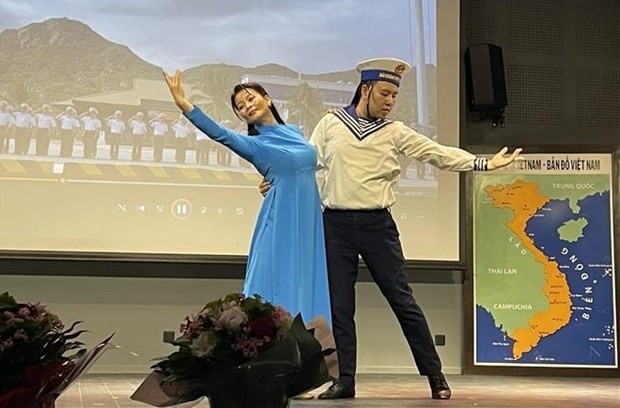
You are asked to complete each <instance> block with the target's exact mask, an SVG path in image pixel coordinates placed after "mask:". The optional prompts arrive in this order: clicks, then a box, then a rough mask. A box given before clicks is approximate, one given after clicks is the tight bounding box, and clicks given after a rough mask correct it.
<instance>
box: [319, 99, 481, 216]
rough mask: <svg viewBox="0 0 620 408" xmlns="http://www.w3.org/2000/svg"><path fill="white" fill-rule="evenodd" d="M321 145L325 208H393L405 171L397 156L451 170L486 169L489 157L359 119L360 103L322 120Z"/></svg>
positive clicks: (389, 123)
mask: <svg viewBox="0 0 620 408" xmlns="http://www.w3.org/2000/svg"><path fill="white" fill-rule="evenodd" d="M310 143H311V144H312V145H314V146H315V147H316V150H317V160H318V168H319V169H321V168H323V169H324V170H325V171H324V178H323V180H320V181H319V188H320V191H321V203H322V204H323V206H324V207H325V208H331V209H347V210H372V209H379V208H388V207H391V206H392V205H393V204H394V203H395V201H396V198H395V196H394V185H395V184H396V182H397V180H398V176H399V174H400V172H401V169H400V164H399V162H398V156H399V155H403V156H405V157H407V158H412V159H416V160H419V161H421V162H423V163H430V164H432V165H434V166H436V167H438V168H440V169H443V170H449V171H470V170H486V169H487V159H484V158H478V157H476V156H474V155H473V154H471V153H469V152H467V151H465V150H462V149H459V148H457V147H451V146H444V145H441V144H439V143H437V142H435V141H433V140H431V139H429V138H428V137H426V136H423V135H421V134H419V133H417V132H416V131H414V130H413V129H411V128H409V127H408V126H406V125H405V124H403V123H402V122H397V121H391V120H387V119H379V120H375V121H369V120H367V119H365V118H359V117H357V115H356V113H355V107H354V106H349V107H347V108H343V109H339V110H337V111H335V112H333V113H331V114H327V115H325V116H323V118H321V120H320V121H319V123H318V124H317V126H316V127H315V129H314V132H313V133H312V136H311V137H310Z"/></svg>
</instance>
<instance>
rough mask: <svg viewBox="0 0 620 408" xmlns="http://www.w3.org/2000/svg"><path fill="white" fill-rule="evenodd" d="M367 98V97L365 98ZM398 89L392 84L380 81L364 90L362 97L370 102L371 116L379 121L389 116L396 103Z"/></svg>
mask: <svg viewBox="0 0 620 408" xmlns="http://www.w3.org/2000/svg"><path fill="white" fill-rule="evenodd" d="M364 96H365V97H364ZM396 96H398V87H397V86H396V85H394V84H392V83H390V82H385V81H378V82H375V84H374V85H373V86H372V87H371V88H370V89H369V88H366V89H365V90H362V97H363V99H365V100H364V101H363V102H364V104H365V103H366V101H368V102H369V104H368V107H369V112H368V113H369V115H370V116H371V117H373V118H377V119H385V118H387V117H388V116H389V114H390V112H392V109H393V108H394V104H395V103H396Z"/></svg>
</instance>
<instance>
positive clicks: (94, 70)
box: [0, 18, 436, 133]
mask: <svg viewBox="0 0 620 408" xmlns="http://www.w3.org/2000/svg"><path fill="white" fill-rule="evenodd" d="M130 46H131V45H129V46H127V45H123V44H118V43H115V42H112V41H109V40H107V39H106V38H104V37H103V36H101V35H99V34H98V33H97V32H96V31H94V30H93V29H92V28H91V27H89V26H88V25H86V24H84V23H82V22H80V21H76V20H71V19H68V18H52V19H48V20H45V21H43V22H38V23H31V24H28V25H26V26H24V27H22V28H19V29H6V30H4V31H2V32H0V60H1V61H2V64H0V99H6V100H8V101H9V102H10V103H12V104H13V105H14V106H16V105H19V104H20V103H22V102H26V103H28V104H29V105H30V106H32V107H33V108H35V109H36V108H38V107H40V106H41V105H43V104H45V103H49V104H52V105H54V104H56V105H57V106H56V108H61V106H60V105H62V104H63V103H70V104H74V105H75V102H73V101H72V100H73V99H74V98H80V97H84V96H92V95H102V94H113V93H117V92H124V91H126V90H128V89H132V88H133V87H134V86H135V80H136V79H147V80H155V81H159V80H160V79H161V68H160V67H157V66H156V65H154V64H151V63H149V62H148V61H145V60H144V59H142V58H140V57H139V56H138V55H136V54H135V53H134V52H132V50H131V48H130ZM426 71H427V72H426V74H427V80H428V82H427V83H428V84H429V86H428V89H427V90H426V91H427V92H426V94H427V97H426V98H427V103H428V107H429V113H430V115H429V116H430V119H431V123H436V103H435V101H436V95H435V80H436V67H435V66H434V65H430V64H429V65H426ZM184 75H185V80H186V82H187V83H194V84H196V87H197V89H198V90H199V91H201V92H202V93H203V94H205V96H206V97H205V98H203V99H204V100H203V102H207V103H208V104H210V105H211V106H210V109H213V108H215V109H216V110H217V111H218V112H216V113H215V114H216V116H219V117H221V119H231V118H230V113H229V112H225V111H226V110H228V111H229V110H230V109H229V106H228V104H229V100H228V96H229V93H230V90H231V89H232V87H233V86H234V85H235V84H236V83H239V82H240V81H241V80H242V79H243V78H244V77H247V78H246V79H247V80H256V81H258V82H265V81H267V83H265V85H266V87H267V89H268V91H269V92H270V93H271V92H274V91H273V89H274V88H276V89H275V91H276V92H280V93H281V95H280V99H282V100H287V101H291V103H292V104H293V105H295V103H297V104H298V105H299V106H308V101H311V102H312V101H314V102H313V103H311V104H310V105H311V110H313V112H312V113H309V114H304V115H306V116H308V115H309V116H310V117H311V119H310V120H308V121H307V125H308V127H310V126H312V125H313V124H314V123H315V121H316V120H315V119H316V117H317V115H319V116H320V114H322V112H323V111H324V109H326V108H334V107H338V106H341V105H345V104H347V103H348V102H349V101H350V97H351V96H352V94H353V90H354V89H355V86H356V84H357V81H358V79H359V76H358V74H357V72H356V71H355V70H354V69H351V70H347V71H341V72H329V73H321V74H304V73H301V72H298V71H295V70H292V69H290V68H288V67H285V66H282V65H279V64H264V65H260V66H257V67H253V68H246V67H242V66H239V65H230V64H220V63H216V64H213V63H208V64H202V65H199V66H196V67H192V68H189V69H187V70H185V71H184ZM266 78H290V79H292V80H296V81H297V82H293V83H286V84H284V85H283V84H279V83H277V82H279V81H271V80H266ZM269 82H272V83H271V84H270V83H269ZM285 82H286V81H284V82H283V83H285ZM304 84H305V87H304ZM322 84H323V85H325V86H323V91H321V90H320V89H321V85H322ZM332 84H334V85H332ZM279 86H285V87H286V91H284V90H282V91H279V90H278V89H277V88H278V87H279ZM270 87H271V88H270ZM291 88H293V89H291ZM324 88H329V89H330V90H333V89H338V91H339V92H340V94H339V95H326V93H328V91H325V90H324ZM318 89H319V90H318ZM145 97H146V96H145ZM330 98H331V99H332V102H333V103H330V101H329V99H330ZM326 99H328V100H327V101H326ZM399 100H400V102H399V104H397V105H396V109H395V111H394V113H393V117H394V118H395V119H398V120H403V121H405V122H407V123H412V122H415V121H416V117H417V108H416V106H417V94H416V72H415V67H414V69H412V71H411V73H409V74H408V75H407V77H406V80H405V81H403V84H402V86H401V90H400V96H399ZM296 101H297V102H296ZM198 102H199V101H197V103H198ZM52 107H53V108H54V106H52ZM219 111H221V112H219ZM292 111H295V109H294V106H293V109H292ZM425 133H428V132H425Z"/></svg>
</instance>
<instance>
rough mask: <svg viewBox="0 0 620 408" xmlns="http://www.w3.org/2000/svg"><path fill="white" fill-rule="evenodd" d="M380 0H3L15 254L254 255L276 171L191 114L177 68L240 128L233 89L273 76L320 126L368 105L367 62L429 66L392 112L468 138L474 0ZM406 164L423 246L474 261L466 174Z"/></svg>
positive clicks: (403, 222)
mask: <svg viewBox="0 0 620 408" xmlns="http://www.w3.org/2000/svg"><path fill="white" fill-rule="evenodd" d="M368 3H370V2H368ZM372 3H373V4H376V3H375V2H372ZM365 4H366V2H364V1H360V2H351V1H347V0H321V1H312V2H299V1H292V0H291V1H280V2H273V1H254V2H244V1H241V0H229V1H226V2H224V1H217V2H213V1H210V2H200V1H188V2H175V1H145V0H142V1H134V2H130V3H127V2H121V1H118V0H103V1H100V2H96V3H93V4H91V3H87V2H84V3H83V4H82V3H79V2H78V3H76V2H73V1H69V0H57V1H52V2H47V1H42V0H37V1H30V2H27V3H24V2H22V1H18V0H6V1H3V2H2V3H1V4H0V13H1V14H2V19H0V30H1V31H0V60H1V61H2V64H1V66H0V99H1V100H2V101H3V102H1V103H0V105H1V106H0V219H1V220H2V221H1V227H0V251H2V253H5V254H16V253H17V254H18V253H21V252H28V253H32V252H38V251H43V252H45V253H46V254H51V256H54V254H59V255H60V254H67V253H71V254H75V253H78V254H83V255H84V256H87V257H88V256H89V254H90V255H93V256H94V254H116V255H118V256H119V257H121V258H122V257H123V256H125V255H136V254H139V255H144V256H145V257H149V256H162V255H169V256H171V257H174V258H175V259H178V258H179V257H181V258H182V257H183V256H188V257H195V256H213V255H217V256H227V255H234V256H239V255H241V256H243V255H246V254H247V251H248V248H249V242H250V238H251V234H252V230H253V227H254V223H255V220H256V214H257V212H258V208H259V206H260V205H261V202H262V196H261V195H260V194H259V193H258V189H257V185H258V183H259V182H260V180H261V177H260V175H258V174H257V172H256V170H255V169H254V168H252V166H251V165H250V164H248V163H245V162H244V161H243V160H241V159H240V158H239V157H238V156H236V155H235V154H233V153H231V152H230V151H228V150H226V148H224V147H222V146H219V145H217V144H216V143H214V142H211V141H209V140H206V138H205V136H204V135H202V134H201V133H200V132H199V131H197V130H196V129H193V128H192V126H191V125H190V124H188V123H187V122H185V121H184V119H183V118H182V117H180V115H179V113H180V112H179V110H178V109H177V108H176V106H175V105H174V104H173V102H172V100H171V98H170V96H169V93H168V90H167V88H166V87H165V84H164V83H163V80H162V79H161V70H162V69H165V70H167V71H173V70H174V69H176V68H179V69H181V70H182V71H183V75H184V80H185V82H186V88H187V93H188V95H189V98H190V100H191V101H192V102H193V103H195V104H196V105H198V106H200V107H202V108H203V109H204V110H205V111H206V112H207V113H209V114H210V115H211V116H212V117H214V118H215V119H216V120H218V121H219V122H220V123H222V124H223V125H224V126H228V127H230V128H232V129H235V130H238V131H240V132H243V131H244V126H243V124H242V123H241V122H240V121H239V119H237V118H236V117H235V116H234V114H233V112H232V110H231V109H230V103H229V96H230V91H231V89H232V87H233V85H234V84H236V83H239V82H246V81H256V82H259V83H261V84H262V85H263V86H264V87H265V88H266V89H267V91H268V92H269V93H270V95H271V97H272V99H274V101H275V102H276V106H277V108H278V110H279V111H280V113H281V114H282V116H283V117H284V119H285V120H286V121H287V122H289V123H295V124H298V125H299V126H300V127H302V129H303V130H304V132H305V134H306V136H307V137H309V135H310V133H311V131H312V128H313V126H314V125H315V124H316V122H317V121H318V119H319V118H320V116H321V115H322V114H324V112H325V111H326V110H327V109H335V108H340V107H344V106H346V105H347V104H348V102H349V101H350V99H351V97H352V95H353V91H354V90H355V87H356V85H357V82H358V76H357V74H356V72H355V71H354V66H355V64H356V63H357V62H358V61H361V60H364V59H368V58H375V57H384V56H389V57H395V58H401V59H404V60H406V61H409V62H410V63H411V64H412V65H413V67H414V68H413V69H412V71H411V72H410V73H409V74H408V75H407V76H406V77H405V78H404V79H403V82H402V85H401V90H400V95H399V97H398V102H397V105H396V109H395V110H394V112H393V115H392V118H393V119H395V120H401V121H403V122H405V123H407V124H409V125H410V126H411V127H412V128H414V129H417V130H418V131H419V132H420V133H423V134H425V135H427V136H428V137H431V138H433V139H435V140H437V141H439V142H441V143H443V144H447V145H458V122H459V119H458V118H459V108H458V107H459V92H458V88H459V85H458V84H459V68H458V67H459V28H458V25H459V11H458V1H437V2H436V1H435V0H395V1H391V2H389V3H386V5H385V6H381V7H380V10H377V9H376V7H374V6H373V9H372V10H369V8H368V7H366V6H365ZM388 4H389V6H388ZM401 166H402V174H401V177H400V181H399V183H398V187H397V205H396V206H395V207H394V208H393V210H392V212H393V214H394V217H395V218H396V219H397V222H398V225H399V228H400V232H401V239H402V243H403V247H404V251H405V256H406V258H407V259H409V260H434V261H459V216H458V210H459V191H458V175H457V174H449V173H445V172H441V171H437V170H436V169H435V168H433V167H431V166H428V165H423V164H420V163H417V162H415V161H410V160H406V159H403V160H402V162H401Z"/></svg>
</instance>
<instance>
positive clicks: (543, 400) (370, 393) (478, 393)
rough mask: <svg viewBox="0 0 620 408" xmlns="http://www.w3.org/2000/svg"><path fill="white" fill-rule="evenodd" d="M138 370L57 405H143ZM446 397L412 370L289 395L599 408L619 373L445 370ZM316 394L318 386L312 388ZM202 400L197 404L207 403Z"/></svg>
mask: <svg viewBox="0 0 620 408" xmlns="http://www.w3.org/2000/svg"><path fill="white" fill-rule="evenodd" d="M143 378H144V376H142V375H96V374H92V375H88V376H86V377H84V378H83V379H82V380H80V381H79V382H77V383H76V384H74V385H72V386H71V388H69V389H68V390H67V391H66V392H65V393H64V394H63V395H62V396H61V397H60V398H59V399H58V401H57V404H56V408H88V407H93V408H94V407H97V408H128V407H132V408H135V407H148V405H146V404H142V403H139V402H136V401H132V400H131V399H129V397H130V395H131V394H132V393H133V391H134V390H135V389H136V388H137V386H138V385H139V384H140V383H141V381H142V379H143ZM447 379H448V381H449V383H450V386H451V388H452V399H451V400H450V401H434V400H431V399H430V391H429V388H428V384H427V382H426V378H423V377H420V376H417V375H415V376H413V375H387V374H384V375H376V374H373V375H370V374H366V375H359V376H358V379H357V387H356V388H357V390H356V391H357V397H356V398H355V399H347V400H332V401H323V400H317V399H316V398H315V399H313V400H307V401H302V400H293V401H292V402H291V408H302V407H304V408H306V407H333V408H338V407H372V408H387V407H394V408H396V407H398V408H403V407H450V408H464V407H476V408H517V407H519V408H521V407H527V408H572V407H575V408H577V407H579V408H583V407H587V408H603V407H610V408H611V407H613V408H618V407H620V379H618V378H605V379H600V378H548V377H544V378H541V377H504V376H471V375H449V376H447ZM313 394H315V395H316V394H318V392H316V391H315V392H313ZM208 406H209V404H208V403H207V402H206V400H205V401H203V402H201V403H200V404H198V405H196V407H197V408H207V407H208Z"/></svg>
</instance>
